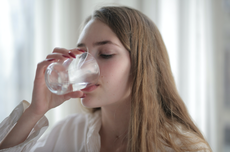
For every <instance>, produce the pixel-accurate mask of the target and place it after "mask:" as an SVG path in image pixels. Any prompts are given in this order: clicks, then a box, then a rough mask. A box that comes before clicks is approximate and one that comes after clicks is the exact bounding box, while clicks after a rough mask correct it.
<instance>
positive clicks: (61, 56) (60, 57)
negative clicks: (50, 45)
mask: <svg viewBox="0 0 230 152" xmlns="http://www.w3.org/2000/svg"><path fill="white" fill-rule="evenodd" d="M67 58H70V56H69V55H65V54H61V53H51V54H48V55H47V57H46V59H56V60H65V59H67Z"/></svg>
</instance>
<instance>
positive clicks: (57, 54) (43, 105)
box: [29, 48, 84, 116]
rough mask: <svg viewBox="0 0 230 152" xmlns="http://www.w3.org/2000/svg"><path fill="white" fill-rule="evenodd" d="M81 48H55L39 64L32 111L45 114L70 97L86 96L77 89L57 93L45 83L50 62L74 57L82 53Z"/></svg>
mask: <svg viewBox="0 0 230 152" xmlns="http://www.w3.org/2000/svg"><path fill="white" fill-rule="evenodd" d="M81 53H82V51H81V50H77V49H76V48H75V49H72V50H67V49H64V48H55V49H54V50H53V52H52V53H51V54H49V55H48V56H47V57H46V60H44V61H42V62H40V63H39V64H38V65H37V70H36V76H35V80H34V89H33V96H32V103H31V105H30V107H29V108H30V111H32V112H33V114H35V115H38V116H43V115H44V114H45V113H46V112H47V111H48V110H50V109H52V108H54V107H57V106H59V105H60V104H62V103H63V102H64V101H66V100H69V99H70V98H80V97H84V94H83V92H81V91H76V92H72V93H68V94H65V95H56V94H53V93H52V92H50V90H49V89H48V88H47V86H46V83H45V71H46V68H47V67H48V65H49V64H51V63H52V62H55V61H57V60H63V61H64V60H66V59H67V58H74V57H75V55H76V54H81Z"/></svg>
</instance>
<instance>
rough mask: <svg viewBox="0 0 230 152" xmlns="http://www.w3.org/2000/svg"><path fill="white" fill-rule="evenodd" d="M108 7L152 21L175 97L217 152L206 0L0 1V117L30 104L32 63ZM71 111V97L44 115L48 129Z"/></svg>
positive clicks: (69, 43) (68, 44)
mask: <svg viewBox="0 0 230 152" xmlns="http://www.w3.org/2000/svg"><path fill="white" fill-rule="evenodd" d="M109 4H118V5H126V6H130V7H133V8H136V9H138V10H140V11H142V12H143V13H145V14H146V15H147V16H149V17H150V18H151V19H152V20H153V21H154V22H155V23H156V25H157V26H158V28H159V30H160V32H161V33H162V36H163V39H164V41H165V44H166V47H167V49H168V53H169V57H170V62H171V66H172V71H173V74H174V78H175V80H176V84H177V88H178V90H179V93H180V95H181V97H182V99H183V100H184V102H185V103H186V105H187V108H188V110H189V113H190V114H191V117H192V119H193V120H194V121H195V123H196V124H197V126H198V127H199V128H200V129H201V131H202V133H203V134H204V136H205V138H206V139H207V140H208V142H209V143H210V145H211V147H212V148H213V151H219V150H217V149H219V146H221V145H218V144H217V140H218V136H217V135H216V134H217V128H216V122H217V121H216V119H217V118H216V117H217V113H216V101H217V99H216V93H215V91H216V90H215V89H216V87H215V69H214V67H215V66H214V64H215V62H214V54H215V53H214V51H215V50H214V49H213V48H214V45H215V44H214V43H213V37H214V36H215V35H214V33H213V32H212V31H213V26H212V25H213V22H214V21H213V7H214V6H213V4H214V2H213V1H211V0H186V1H184V0H109V1H108V0H9V1H7V0H1V2H0V63H1V71H0V72H1V74H0V105H1V106H0V119H1V120H2V119H3V118H4V117H6V116H7V114H9V113H10V111H11V110H12V109H13V108H14V107H15V106H16V104H18V103H19V102H20V101H21V100H22V99H27V100H28V101H30V100H31V92H32V87H33V79H34V73H35V69H36V64H37V63H38V62H40V61H41V60H43V59H44V58H45V57H46V55H47V54H49V53H51V52H52V50H53V48H54V47H65V48H73V47H75V44H76V41H77V35H78V34H79V27H80V25H81V24H82V22H83V21H84V19H85V18H86V17H87V16H89V15H90V14H91V13H92V12H93V10H95V9H97V8H99V7H100V6H104V5H109ZM2 23H3V24H2ZM3 65H4V66H3ZM74 112H81V109H80V104H79V101H78V100H77V99H74V100H71V101H68V102H66V103H64V104H63V105H62V106H60V107H58V108H55V109H53V110H51V111H50V112H48V114H47V117H48V118H49V120H50V123H51V126H52V125H53V124H54V123H55V122H57V121H58V120H60V119H62V118H63V117H65V116H67V115H69V114H70V113H74Z"/></svg>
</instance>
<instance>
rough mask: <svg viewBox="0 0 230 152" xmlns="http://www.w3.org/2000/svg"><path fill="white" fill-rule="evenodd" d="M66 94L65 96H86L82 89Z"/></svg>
mask: <svg viewBox="0 0 230 152" xmlns="http://www.w3.org/2000/svg"><path fill="white" fill-rule="evenodd" d="M64 96H65V98H81V97H84V96H85V94H84V93H83V92H82V91H75V92H71V93H68V94H66V95H64Z"/></svg>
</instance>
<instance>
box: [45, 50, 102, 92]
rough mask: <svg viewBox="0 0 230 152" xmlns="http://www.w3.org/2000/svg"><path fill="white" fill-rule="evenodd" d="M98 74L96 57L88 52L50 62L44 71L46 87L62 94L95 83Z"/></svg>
mask: <svg viewBox="0 0 230 152" xmlns="http://www.w3.org/2000/svg"><path fill="white" fill-rule="evenodd" d="M99 75H100V69H99V66H98V64H97V61H96V59H95V58H94V57H93V56H92V55H91V54H90V53H88V52H84V53H83V54H78V55H76V58H69V59H66V60H65V61H62V62H61V61H58V62H54V63H51V64H50V65H49V66H48V67H47V69H46V72H45V82H46V85H47V87H48V89H49V90H50V91H51V92H52V93H55V94H58V95H63V94H67V93H70V92H74V91H77V90H81V89H84V88H86V87H88V86H91V85H95V84H96V83H97V81H98V78H99Z"/></svg>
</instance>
